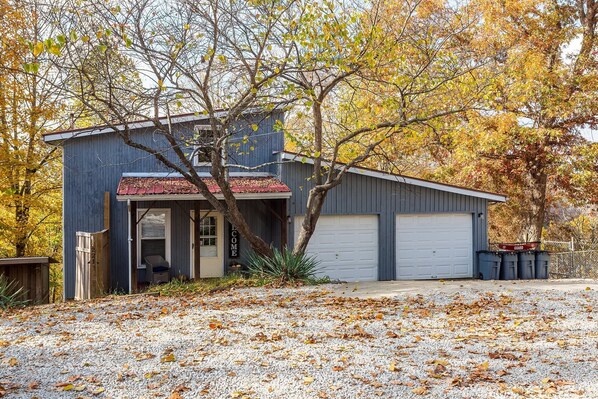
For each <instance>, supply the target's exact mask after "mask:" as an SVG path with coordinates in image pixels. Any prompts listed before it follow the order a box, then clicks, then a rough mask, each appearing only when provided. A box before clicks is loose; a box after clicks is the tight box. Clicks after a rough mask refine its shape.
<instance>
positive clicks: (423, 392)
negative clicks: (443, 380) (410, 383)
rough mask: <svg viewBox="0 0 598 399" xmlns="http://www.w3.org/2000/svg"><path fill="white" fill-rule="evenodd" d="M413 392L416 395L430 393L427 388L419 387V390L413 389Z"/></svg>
mask: <svg viewBox="0 0 598 399" xmlns="http://www.w3.org/2000/svg"><path fill="white" fill-rule="evenodd" d="M411 392H413V393H414V394H416V395H425V394H427V393H428V388H426V387H417V388H413V389H412V390H411Z"/></svg>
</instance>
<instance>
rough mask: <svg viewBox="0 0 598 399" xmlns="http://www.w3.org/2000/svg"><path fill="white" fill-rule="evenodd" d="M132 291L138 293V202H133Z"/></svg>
mask: <svg viewBox="0 0 598 399" xmlns="http://www.w3.org/2000/svg"><path fill="white" fill-rule="evenodd" d="M130 223H131V265H130V267H131V290H132V291H133V292H136V291H137V201H131V222H130Z"/></svg>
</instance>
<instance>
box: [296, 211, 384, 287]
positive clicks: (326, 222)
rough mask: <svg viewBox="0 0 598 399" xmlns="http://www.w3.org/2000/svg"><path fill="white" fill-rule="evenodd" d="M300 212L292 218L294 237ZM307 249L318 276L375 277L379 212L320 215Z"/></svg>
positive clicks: (301, 219) (298, 229)
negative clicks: (316, 260)
mask: <svg viewBox="0 0 598 399" xmlns="http://www.w3.org/2000/svg"><path fill="white" fill-rule="evenodd" d="M302 221H303V216H298V217H296V218H295V240H297V238H298V237H299V232H300V229H301V222H302ZM307 253H308V254H309V255H313V256H315V257H316V258H317V259H318V260H319V261H320V264H319V268H320V270H319V273H318V275H320V276H328V277H330V278H331V279H333V280H336V279H338V280H342V281H376V280H378V215H322V216H320V218H319V219H318V223H317V225H316V231H315V232H314V235H313V236H312V237H311V239H310V240H309V244H308V245H307Z"/></svg>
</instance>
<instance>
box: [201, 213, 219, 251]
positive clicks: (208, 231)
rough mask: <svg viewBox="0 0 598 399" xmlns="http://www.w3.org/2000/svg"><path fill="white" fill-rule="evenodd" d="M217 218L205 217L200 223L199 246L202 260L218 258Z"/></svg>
mask: <svg viewBox="0 0 598 399" xmlns="http://www.w3.org/2000/svg"><path fill="white" fill-rule="evenodd" d="M216 220H217V219H216V216H205V217H204V218H203V219H202V220H201V221H200V222H199V234H200V236H199V237H200V238H199V245H201V248H200V251H199V253H200V256H201V257H202V258H215V257H217V256H218V234H217V233H218V230H217V228H218V226H217V222H216Z"/></svg>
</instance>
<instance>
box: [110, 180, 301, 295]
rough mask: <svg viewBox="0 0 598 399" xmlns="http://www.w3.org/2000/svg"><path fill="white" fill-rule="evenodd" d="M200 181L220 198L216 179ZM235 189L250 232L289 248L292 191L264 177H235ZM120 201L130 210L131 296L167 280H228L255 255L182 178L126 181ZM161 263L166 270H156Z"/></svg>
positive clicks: (120, 189)
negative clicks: (247, 259) (213, 278)
mask: <svg viewBox="0 0 598 399" xmlns="http://www.w3.org/2000/svg"><path fill="white" fill-rule="evenodd" d="M202 179H204V182H205V183H206V184H207V185H208V187H209V188H210V191H211V192H212V193H214V194H215V195H216V197H217V198H218V197H222V194H221V193H220V189H219V187H218V185H217V184H216V183H215V182H214V181H213V179H211V178H209V177H205V178H204V177H202ZM229 182H230V185H231V188H232V189H233V192H234V193H235V197H236V199H237V204H238V206H239V209H240V211H241V213H242V214H243V216H244V217H245V219H246V220H247V223H248V224H249V226H250V227H251V229H252V230H253V231H254V232H256V234H258V235H259V236H260V237H261V238H262V239H263V240H264V241H266V242H268V243H271V244H272V245H273V246H276V247H282V246H283V245H285V244H286V243H287V241H288V239H287V238H288V217H287V207H288V204H287V202H288V199H289V198H290V196H291V192H290V189H289V188H288V187H287V186H286V185H285V184H284V183H282V182H281V181H280V180H278V179H276V178H274V177H272V176H270V175H266V174H251V175H248V174H231V176H230V178H229ZM117 200H119V201H126V203H127V210H128V212H127V214H128V220H127V222H128V254H129V259H128V262H127V263H128V265H129V292H135V291H138V290H140V289H142V288H143V287H145V286H147V285H148V284H153V283H159V282H163V281H164V280H165V279H167V280H170V279H172V278H187V279H197V278H209V277H222V276H224V275H225V274H226V273H228V272H229V271H230V270H235V268H236V265H244V262H245V259H246V257H247V255H248V254H249V252H250V250H251V248H250V247H249V243H248V242H246V241H245V240H244V239H243V238H242V237H240V234H239V232H238V231H237V230H236V228H235V227H234V226H233V225H232V224H231V223H230V222H229V221H228V220H227V219H226V218H225V216H224V215H223V214H221V213H220V212H218V211H216V210H215V209H214V207H212V206H211V204H210V203H209V202H208V201H206V200H205V198H204V197H203V196H202V195H201V194H199V191H198V190H197V188H196V187H195V186H194V185H193V184H191V183H189V182H188V181H187V180H185V179H184V178H182V177H180V176H178V175H173V174H156V173H154V174H139V173H127V174H123V176H122V177H121V179H120V182H119V185H118V189H117ZM156 257H161V258H163V259H164V260H165V261H166V262H167V265H168V267H164V265H162V267H159V268H158V269H156V267H155V266H156V265H151V263H152V261H155V260H156V259H157V258H156ZM148 258H149V261H148ZM150 265H151V266H150ZM231 266H233V268H232V269H231ZM150 267H151V269H149V268H150ZM154 270H155V271H156V272H154Z"/></svg>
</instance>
